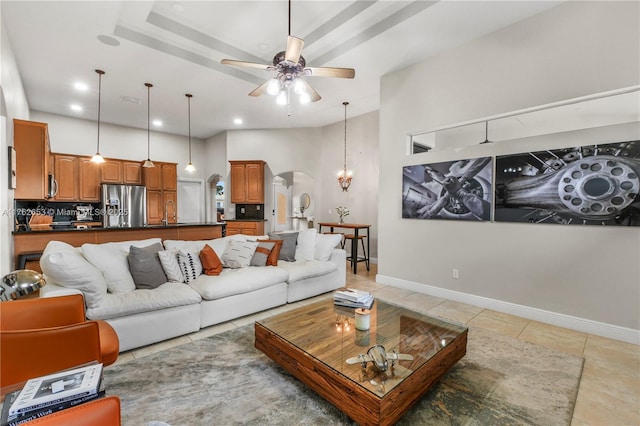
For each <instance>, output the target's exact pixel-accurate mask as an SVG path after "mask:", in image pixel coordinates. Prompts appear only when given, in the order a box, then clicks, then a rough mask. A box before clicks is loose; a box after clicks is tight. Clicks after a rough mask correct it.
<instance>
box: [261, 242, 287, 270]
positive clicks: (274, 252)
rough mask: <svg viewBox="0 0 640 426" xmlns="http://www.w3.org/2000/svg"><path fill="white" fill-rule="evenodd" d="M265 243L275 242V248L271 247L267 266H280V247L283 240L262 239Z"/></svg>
mask: <svg viewBox="0 0 640 426" xmlns="http://www.w3.org/2000/svg"><path fill="white" fill-rule="evenodd" d="M261 242H263V243H273V244H274V246H273V249H271V253H269V257H267V264H266V266H278V257H280V249H282V243H283V242H284V241H282V240H262V241H261Z"/></svg>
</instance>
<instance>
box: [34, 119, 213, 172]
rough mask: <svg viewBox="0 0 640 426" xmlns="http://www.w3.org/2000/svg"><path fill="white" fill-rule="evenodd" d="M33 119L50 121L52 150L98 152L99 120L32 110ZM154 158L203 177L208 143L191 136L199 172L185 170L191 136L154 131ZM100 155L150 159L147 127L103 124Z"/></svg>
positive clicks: (84, 152) (151, 137)
mask: <svg viewBox="0 0 640 426" xmlns="http://www.w3.org/2000/svg"><path fill="white" fill-rule="evenodd" d="M31 120H33V121H40V122H43V123H47V124H48V128H49V138H50V140H51V151H52V152H59V153H64V154H76V155H93V154H95V153H96V142H97V131H98V127H97V126H98V125H97V122H96V121H91V120H84V119H79V118H73V117H67V116H63V115H57V114H50V113H46V112H42V111H31ZM149 140H150V147H151V148H150V151H151V160H154V161H167V162H171V163H176V162H177V163H178V176H179V177H191V178H199V179H204V176H205V175H204V174H205V169H206V165H205V164H204V161H203V158H204V153H205V142H204V141H203V140H202V139H198V138H194V137H191V158H192V161H193V165H194V166H195V167H196V171H195V172H193V173H189V172H187V171H185V170H184V168H185V167H186V166H187V163H188V162H189V139H188V138H187V137H186V136H179V135H172V134H169V133H160V132H156V131H153V130H152V131H151V135H150V138H149ZM100 154H102V156H103V157H107V158H119V159H123V160H136V161H144V160H146V159H147V130H146V129H135V128H133V127H124V126H116V125H113V124H109V123H100Z"/></svg>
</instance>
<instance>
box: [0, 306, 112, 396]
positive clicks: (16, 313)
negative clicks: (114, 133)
mask: <svg viewBox="0 0 640 426" xmlns="http://www.w3.org/2000/svg"><path fill="white" fill-rule="evenodd" d="M119 351H120V341H119V340H118V335H117V334H116V332H115V330H114V329H113V327H111V326H110V325H109V324H108V323H107V322H105V321H100V320H98V321H87V319H86V317H85V310H84V299H83V297H82V295H79V294H74V295H69V296H60V297H47V298H39V299H23V300H14V301H9V302H3V303H0V387H3V388H4V387H6V386H10V385H14V384H17V383H22V382H24V381H26V380H28V379H31V378H34V377H38V376H43V375H46V374H51V373H55V372H56V371H60V370H65V369H68V368H72V367H76V366H78V365H82V364H87V363H89V362H93V361H97V362H101V363H103V364H104V366H107V365H111V364H113V363H114V362H115V361H116V360H117V359H118V353H119Z"/></svg>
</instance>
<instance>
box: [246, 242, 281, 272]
mask: <svg viewBox="0 0 640 426" xmlns="http://www.w3.org/2000/svg"><path fill="white" fill-rule="evenodd" d="M274 247H275V244H274V243H267V242H264V241H258V247H256V251H255V252H254V253H253V257H251V263H250V265H251V266H267V260H268V259H269V255H270V254H271V250H273V248H274Z"/></svg>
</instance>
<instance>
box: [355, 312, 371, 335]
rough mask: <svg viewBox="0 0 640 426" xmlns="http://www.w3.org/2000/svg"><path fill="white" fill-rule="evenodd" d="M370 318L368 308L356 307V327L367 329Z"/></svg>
mask: <svg viewBox="0 0 640 426" xmlns="http://www.w3.org/2000/svg"><path fill="white" fill-rule="evenodd" d="M370 318H371V311H370V310H368V309H363V308H358V309H356V329H357V330H368V329H369V320H370Z"/></svg>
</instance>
